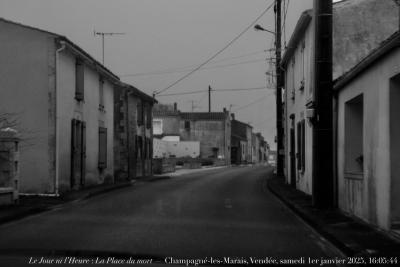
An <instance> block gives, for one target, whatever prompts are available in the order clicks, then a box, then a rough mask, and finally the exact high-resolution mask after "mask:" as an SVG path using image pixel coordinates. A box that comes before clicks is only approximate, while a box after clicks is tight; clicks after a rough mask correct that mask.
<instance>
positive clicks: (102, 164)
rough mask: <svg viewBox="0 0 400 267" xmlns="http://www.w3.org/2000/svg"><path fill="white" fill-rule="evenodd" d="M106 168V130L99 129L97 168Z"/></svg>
mask: <svg viewBox="0 0 400 267" xmlns="http://www.w3.org/2000/svg"><path fill="white" fill-rule="evenodd" d="M106 167H107V128H103V127H100V128H99V168H100V169H104V168H106Z"/></svg>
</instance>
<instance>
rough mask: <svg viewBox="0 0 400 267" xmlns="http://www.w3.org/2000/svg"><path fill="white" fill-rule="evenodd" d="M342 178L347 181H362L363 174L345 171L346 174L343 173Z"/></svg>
mask: <svg viewBox="0 0 400 267" xmlns="http://www.w3.org/2000/svg"><path fill="white" fill-rule="evenodd" d="M344 178H345V179H348V180H363V179H364V173H363V172H350V171H346V172H344Z"/></svg>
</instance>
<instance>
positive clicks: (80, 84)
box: [75, 59, 85, 101]
mask: <svg viewBox="0 0 400 267" xmlns="http://www.w3.org/2000/svg"><path fill="white" fill-rule="evenodd" d="M84 76H85V66H84V64H83V62H82V60H79V59H77V60H76V64H75V99H76V100H78V101H83V100H84V86H85V83H84Z"/></svg>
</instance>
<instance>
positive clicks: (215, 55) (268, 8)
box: [155, 1, 275, 95]
mask: <svg viewBox="0 0 400 267" xmlns="http://www.w3.org/2000/svg"><path fill="white" fill-rule="evenodd" d="M274 4H275V1H273V2H272V3H271V4H270V5H269V6H268V7H267V8H266V9H265V10H264V11H263V12H262V13H261V14H260V15H259V16H258V17H257V18H256V19H255V20H253V21H252V22H251V23H250V25H249V26H247V27H246V28H245V29H244V30H243V31H242V32H240V33H239V35H237V36H236V37H235V38H233V39H232V40H231V41H230V42H229V43H228V44H226V45H225V46H224V47H223V48H222V49H220V50H218V51H217V52H216V53H215V54H214V55H213V56H211V57H210V58H209V59H207V60H206V61H204V62H203V63H202V64H200V65H199V66H198V67H196V68H195V69H193V70H192V71H190V72H189V73H187V74H185V75H183V76H182V77H181V78H179V79H178V80H176V81H175V82H173V83H172V84H170V85H168V86H167V87H165V88H164V89H162V90H160V91H157V92H155V94H156V95H158V94H160V93H162V92H165V91H167V90H168V89H170V88H171V87H173V86H175V85H177V84H178V83H180V82H181V81H183V80H184V79H186V78H187V77H189V76H190V75H192V74H193V73H195V72H196V71H198V70H199V69H201V67H203V66H204V65H206V64H208V63H209V62H210V61H212V60H213V59H214V58H216V57H217V56H218V55H219V54H221V53H222V52H223V51H225V50H226V49H227V48H228V47H230V46H231V45H232V44H233V43H234V42H236V41H237V40H238V39H239V38H240V37H242V35H243V34H245V33H246V32H247V31H248V30H249V29H250V28H251V27H252V26H253V25H254V24H255V23H256V22H257V21H258V20H259V19H260V18H261V17H262V16H264V15H265V14H266V13H267V12H268V10H270V9H271V8H272V7H273V6H274Z"/></svg>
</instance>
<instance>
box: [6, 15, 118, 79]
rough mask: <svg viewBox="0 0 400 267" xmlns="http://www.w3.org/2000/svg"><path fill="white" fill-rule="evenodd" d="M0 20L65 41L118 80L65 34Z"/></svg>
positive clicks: (115, 76)
mask: <svg viewBox="0 0 400 267" xmlns="http://www.w3.org/2000/svg"><path fill="white" fill-rule="evenodd" d="M0 22H5V23H9V24H13V25H17V26H20V27H23V28H26V29H30V30H34V31H38V32H40V33H44V34H49V35H51V36H53V37H54V38H56V39H57V40H58V41H59V42H65V43H66V44H67V45H69V46H70V48H72V50H76V51H77V52H78V53H80V54H82V55H83V56H84V57H86V58H87V59H88V61H90V63H92V64H93V65H94V67H95V68H99V69H100V70H101V71H102V72H103V73H105V74H107V75H108V76H109V77H110V78H111V79H112V80H114V81H115V80H119V77H118V76H117V75H115V74H114V73H112V72H111V71H110V70H109V69H107V68H106V67H105V66H104V65H103V64H101V63H100V62H98V61H97V60H96V59H95V58H93V57H92V56H91V55H90V54H89V53H87V52H86V51H85V50H83V49H82V48H80V47H79V46H78V45H76V44H75V43H73V42H72V41H71V40H69V39H68V38H67V37H66V36H63V35H60V34H57V33H53V32H49V31H45V30H42V29H39V28H36V27H32V26H28V25H25V24H22V23H19V22H14V21H11V20H7V19H5V18H0Z"/></svg>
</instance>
